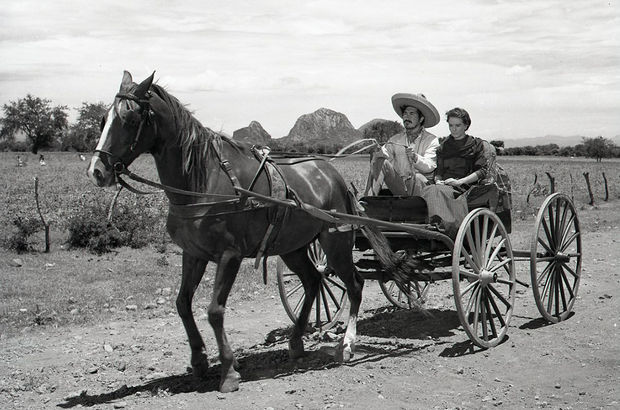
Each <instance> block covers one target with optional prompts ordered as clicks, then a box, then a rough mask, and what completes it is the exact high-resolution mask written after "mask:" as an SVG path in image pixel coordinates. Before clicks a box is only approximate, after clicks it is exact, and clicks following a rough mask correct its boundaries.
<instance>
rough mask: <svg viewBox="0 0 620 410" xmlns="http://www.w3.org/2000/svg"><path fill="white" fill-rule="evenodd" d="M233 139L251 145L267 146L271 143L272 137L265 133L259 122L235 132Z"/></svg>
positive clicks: (253, 122)
mask: <svg viewBox="0 0 620 410" xmlns="http://www.w3.org/2000/svg"><path fill="white" fill-rule="evenodd" d="M233 139H234V140H236V141H243V142H249V143H251V144H260V145H267V144H269V142H270V141H271V135H269V133H268V132H267V131H265V129H264V128H263V126H262V125H260V123H259V122H258V121H252V122H251V123H250V125H248V126H247V127H244V128H239V129H238V130H237V131H235V132H233Z"/></svg>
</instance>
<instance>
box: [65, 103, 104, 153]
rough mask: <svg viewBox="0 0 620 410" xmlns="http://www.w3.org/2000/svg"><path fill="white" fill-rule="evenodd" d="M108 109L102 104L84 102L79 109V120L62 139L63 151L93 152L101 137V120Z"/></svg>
mask: <svg viewBox="0 0 620 410" xmlns="http://www.w3.org/2000/svg"><path fill="white" fill-rule="evenodd" d="M107 110H108V107H107V105H106V104H104V103H102V102H98V103H96V104H93V103H87V102H83V103H82V107H81V108H79V109H78V119H77V122H76V123H75V124H73V125H72V126H71V127H70V128H69V132H67V133H66V134H65V136H64V137H63V139H62V146H61V148H62V150H68V149H75V150H76V151H80V152H85V151H92V150H94V149H95V146H96V145H97V141H98V140H99V136H100V135H101V119H102V118H103V116H104V115H105V113H106V111H107Z"/></svg>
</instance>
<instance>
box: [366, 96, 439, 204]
mask: <svg viewBox="0 0 620 410" xmlns="http://www.w3.org/2000/svg"><path fill="white" fill-rule="evenodd" d="M392 106H393V107H394V110H395V111H396V113H397V114H398V115H399V116H400V117H401V118H402V119H403V125H404V126H405V132H404V133H400V134H396V135H395V136H393V137H392V138H390V140H389V141H388V142H387V143H386V144H385V145H384V146H383V147H381V149H380V150H379V151H377V152H375V153H374V155H373V156H372V159H371V162H370V174H369V175H368V181H367V184H366V190H365V191H364V195H378V194H379V191H380V189H381V186H382V185H383V183H385V185H386V186H387V187H388V189H389V190H390V191H391V192H392V194H394V195H399V196H400V195H420V194H421V191H422V188H423V187H424V186H426V185H427V184H429V183H432V181H433V173H434V171H435V168H436V167H437V155H436V151H437V148H438V147H439V140H438V139H437V137H436V136H435V135H433V134H431V133H430V132H428V131H426V128H431V127H434V126H435V125H437V124H438V123H439V119H440V118H439V112H437V109H436V108H435V107H434V106H433V104H431V103H430V102H429V101H428V100H427V99H426V97H425V96H424V95H423V94H405V93H399V94H395V95H394V96H393V97H392Z"/></svg>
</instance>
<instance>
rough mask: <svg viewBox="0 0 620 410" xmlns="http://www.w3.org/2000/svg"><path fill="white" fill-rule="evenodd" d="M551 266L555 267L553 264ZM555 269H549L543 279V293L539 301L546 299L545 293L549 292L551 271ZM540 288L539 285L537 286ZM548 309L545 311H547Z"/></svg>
mask: <svg viewBox="0 0 620 410" xmlns="http://www.w3.org/2000/svg"><path fill="white" fill-rule="evenodd" d="M553 266H555V264H553ZM553 269H555V268H554V267H552V268H551V270H550V271H549V273H548V274H547V277H546V279H545V284H544V285H543V293H542V295H541V297H540V299H541V300H545V299H546V298H547V292H549V289H550V288H551V282H552V281H551V278H552V277H553V272H552V270H553ZM539 286H540V285H539ZM548 310H549V309H547V311H548Z"/></svg>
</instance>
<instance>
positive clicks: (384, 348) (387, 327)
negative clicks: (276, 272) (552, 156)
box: [0, 208, 620, 409]
mask: <svg viewBox="0 0 620 410" xmlns="http://www.w3.org/2000/svg"><path fill="white" fill-rule="evenodd" d="M588 218H589V220H588V221H586V222H587V223H586V224H585V225H586V226H588V227H590V228H589V229H588V232H584V236H583V244H584V251H585V256H584V261H583V272H582V275H583V276H582V282H581V286H580V291H579V299H578V301H577V303H576V305H575V315H574V316H572V317H571V318H570V319H569V320H567V321H565V322H562V323H559V324H557V325H547V324H546V323H545V322H544V321H542V320H541V319H539V313H538V311H537V309H536V306H535V304H534V300H533V297H532V295H531V291H530V290H529V289H525V288H522V289H520V290H519V292H518V294H517V307H516V309H515V315H514V316H513V319H512V322H511V325H510V329H509V331H508V336H509V338H508V340H507V341H506V342H504V343H503V344H501V345H500V346H498V347H496V348H494V349H491V350H486V351H483V350H480V349H478V348H472V345H471V344H470V343H469V342H468V340H467V336H466V334H465V333H464V331H462V330H461V329H460V325H459V321H458V317H457V314H456V311H455V309H454V301H453V300H452V297H451V287H450V283H449V282H445V283H440V284H436V285H434V287H433V289H432V290H431V297H430V300H429V302H428V303H427V308H428V309H429V310H430V311H431V313H433V317H432V318H430V319H428V318H424V317H423V316H421V315H420V314H418V313H414V312H410V311H402V310H394V309H392V308H391V307H390V305H389V303H388V302H387V301H386V300H385V298H384V297H383V295H382V294H381V292H380V290H379V288H378V286H377V284H376V283H375V282H367V283H366V287H365V291H364V302H363V305H362V310H363V315H362V317H361V320H360V322H359V324H358V335H359V337H358V344H357V352H356V355H355V357H354V359H353V361H352V362H350V363H348V364H344V365H341V364H336V363H334V362H333V359H332V357H331V353H332V350H333V346H334V345H335V344H336V341H325V340H315V339H316V338H317V335H311V336H309V338H308V339H307V340H306V350H307V351H308V352H309V354H308V357H307V358H305V359H304V360H303V361H300V362H294V363H291V362H290V361H289V360H288V356H287V351H286V347H287V344H286V342H287V339H286V335H287V333H288V329H287V328H288V326H289V324H290V323H289V320H288V317H287V316H286V314H285V313H284V309H283V308H282V307H281V304H280V301H279V298H278V296H277V295H275V294H274V295H273V297H272V298H271V297H268V298H254V299H252V300H249V301H242V302H237V303H234V304H231V305H230V308H229V311H228V313H227V316H226V327H227V329H228V334H229V338H230V340H231V342H232V344H233V348H235V349H236V352H237V357H238V358H239V359H240V365H241V368H240V373H241V376H242V383H241V388H240V390H239V391H238V392H235V393H231V394H225V395H224V394H220V393H219V392H218V391H217V386H218V378H219V367H218V366H217V364H216V363H217V359H216V357H217V352H216V347H215V341H214V338H213V335H212V332H211V330H210V327H209V325H208V321H207V319H206V315H205V314H204V312H200V311H199V312H197V318H198V319H197V321H198V325H199V327H200V329H201V330H202V332H203V336H204V337H205V342H206V343H207V347H208V349H209V356H210V360H211V363H215V365H214V366H213V367H212V373H211V374H212V378H211V379H209V380H207V381H202V382H199V381H196V380H195V379H193V377H192V376H191V375H190V374H189V373H188V372H187V370H186V366H187V364H188V362H189V347H188V345H187V341H186V337H185V332H184V330H183V327H182V325H181V321H180V319H179V318H178V317H177V316H176V315H175V314H173V313H171V312H170V311H168V312H167V313H162V314H161V315H154V317H152V318H150V319H146V320H145V319H140V320H138V319H137V318H136V316H135V315H134V316H132V315H131V314H130V313H129V312H128V313H127V315H126V316H125V318H124V319H123V320H119V321H116V322H111V323H101V324H97V325H93V326H88V327H70V328H60V329H52V328H38V329H37V330H31V331H28V332H25V333H22V334H21V335H20V336H16V337H12V338H9V339H3V340H1V341H0V345H1V349H0V408H3V409H4V408H58V407H61V408H75V407H79V406H82V407H90V408H123V407H125V408H132V409H134V408H144V409H147V408H149V409H150V408H158V409H159V408H170V409H177V408H210V409H211V408H230V409H239V408H252V409H255V408H257V409H261V408H262V409H265V408H274V409H280V408H287V409H288V408H309V409H322V408H356V409H358V408H368V409H371V408H372V409H376V408H423V409H427V408H439V409H444V408H461V409H463V408H466V409H469V408H493V407H501V408H554V409H555V408H562V409H569V408H575V409H581V408H619V407H620V388H619V387H618V386H619V385H620V383H619V382H618V380H619V377H618V375H620V339H619V333H618V323H619V319H620V313H619V312H620V269H619V263H618V262H617V261H618V258H619V257H620V246H618V245H619V242H620V237H619V236H618V232H619V227H618V221H619V220H620V217H619V212H618V211H617V210H614V209H613V208H611V209H608V210H606V211H590V212H587V213H586V215H584V216H583V217H582V219H588ZM528 228H529V226H527V225H525V224H523V226H522V225H521V224H518V226H517V227H516V229H515V230H516V233H515V234H513V235H512V237H513V238H514V239H513V242H516V243H515V244H514V246H515V248H518V247H519V245H521V246H523V244H524V243H526V242H523V241H524V240H523V239H522V238H525V237H526V236H527V229H528ZM584 231H585V230H584ZM525 246H527V245H525ZM518 276H519V277H520V278H522V279H525V278H528V273H527V270H526V266H524V264H521V265H520V266H519V271H518ZM266 340H268V341H269V342H267V341H266Z"/></svg>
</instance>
